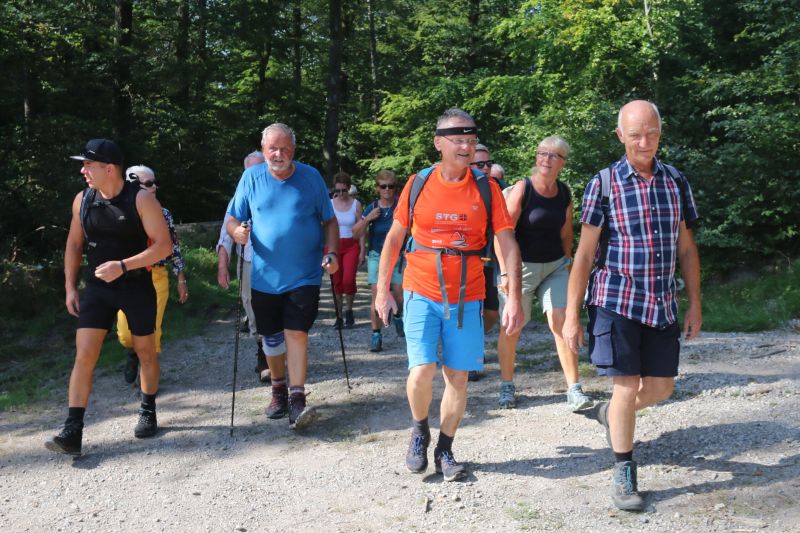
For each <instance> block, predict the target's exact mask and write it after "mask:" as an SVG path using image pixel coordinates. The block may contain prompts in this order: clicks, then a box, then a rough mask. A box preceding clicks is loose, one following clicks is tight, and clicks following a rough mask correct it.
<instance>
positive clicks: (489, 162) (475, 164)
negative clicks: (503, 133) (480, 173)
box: [472, 159, 494, 168]
mask: <svg viewBox="0 0 800 533" xmlns="http://www.w3.org/2000/svg"><path fill="white" fill-rule="evenodd" d="M492 165H494V161H492V160H491V159H487V160H486V161H473V162H472V166H473V167H477V168H483V167H486V168H492Z"/></svg>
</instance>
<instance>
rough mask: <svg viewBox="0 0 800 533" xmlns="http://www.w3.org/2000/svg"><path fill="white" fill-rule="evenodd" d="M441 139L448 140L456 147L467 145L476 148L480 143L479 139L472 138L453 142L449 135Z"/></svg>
mask: <svg viewBox="0 0 800 533" xmlns="http://www.w3.org/2000/svg"><path fill="white" fill-rule="evenodd" d="M441 137H442V138H443V139H447V140H448V141H450V142H451V143H453V144H455V145H456V146H464V145H465V144H466V145H469V146H476V145H477V144H478V143H480V139H478V138H477V137H475V138H470V139H458V140H453V139H451V138H450V137H448V136H447V135H442V136H441Z"/></svg>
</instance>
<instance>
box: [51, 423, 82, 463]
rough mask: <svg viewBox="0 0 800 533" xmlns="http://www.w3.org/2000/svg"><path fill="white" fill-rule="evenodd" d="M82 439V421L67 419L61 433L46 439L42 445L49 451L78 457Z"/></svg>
mask: <svg viewBox="0 0 800 533" xmlns="http://www.w3.org/2000/svg"><path fill="white" fill-rule="evenodd" d="M82 439H83V423H82V422H71V421H67V422H66V423H65V424H64V429H62V430H61V433H59V434H58V435H55V436H54V437H50V438H49V439H47V440H46V441H45V442H44V447H45V448H47V449H48V450H50V451H51V452H58V453H64V454H67V455H74V456H75V457H78V456H80V455H81V440H82Z"/></svg>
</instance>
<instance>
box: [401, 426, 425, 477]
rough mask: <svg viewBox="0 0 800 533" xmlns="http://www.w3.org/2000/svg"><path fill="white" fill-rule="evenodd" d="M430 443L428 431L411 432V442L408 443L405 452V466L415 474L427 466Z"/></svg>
mask: <svg viewBox="0 0 800 533" xmlns="http://www.w3.org/2000/svg"><path fill="white" fill-rule="evenodd" d="M430 443H431V434H430V432H427V433H417V432H415V431H412V432H411V442H409V443H408V451H407V452H406V468H408V469H409V470H410V471H412V472H414V473H415V474H421V473H422V472H424V471H425V470H426V469H427V468H428V445H429V444H430Z"/></svg>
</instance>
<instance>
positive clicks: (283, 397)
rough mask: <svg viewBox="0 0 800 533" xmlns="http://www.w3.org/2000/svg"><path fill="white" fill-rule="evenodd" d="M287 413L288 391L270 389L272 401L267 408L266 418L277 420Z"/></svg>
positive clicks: (276, 388) (283, 388)
mask: <svg viewBox="0 0 800 533" xmlns="http://www.w3.org/2000/svg"><path fill="white" fill-rule="evenodd" d="M288 412H289V389H287V388H286V386H283V387H272V401H271V402H270V403H269V406H267V418H270V419H272V420H278V419H279V418H283V417H284V416H286V414H287V413H288Z"/></svg>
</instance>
